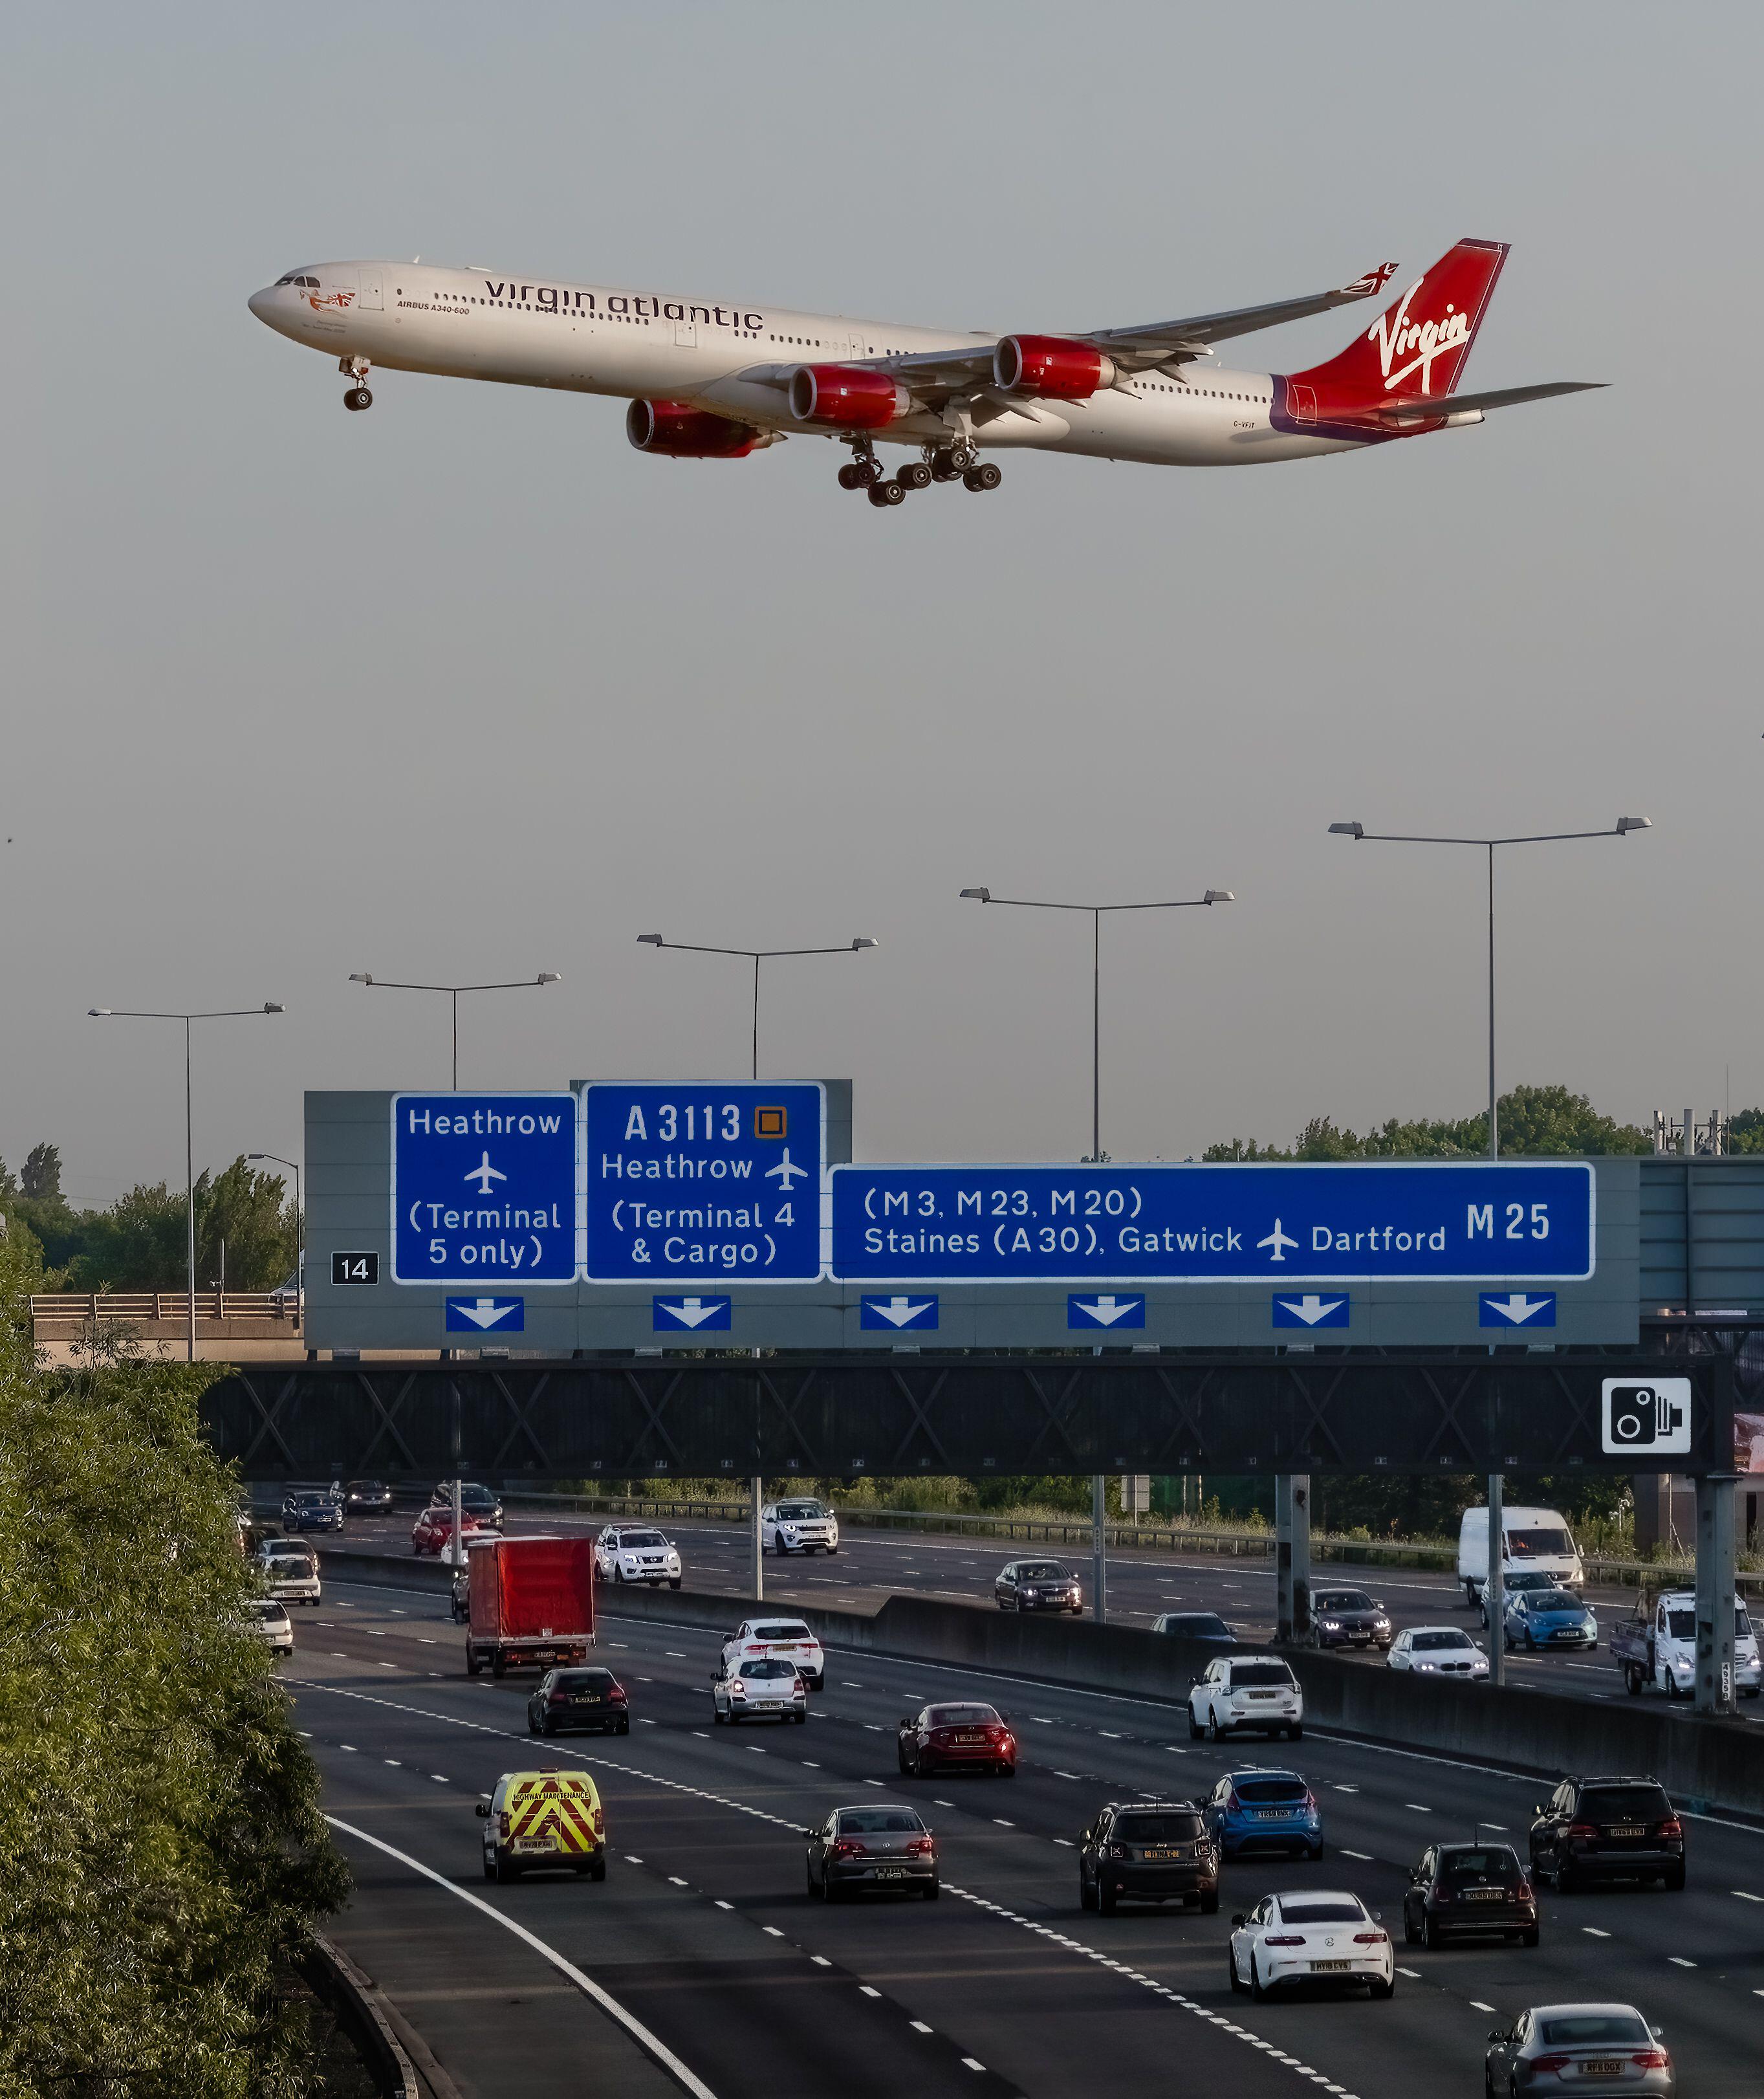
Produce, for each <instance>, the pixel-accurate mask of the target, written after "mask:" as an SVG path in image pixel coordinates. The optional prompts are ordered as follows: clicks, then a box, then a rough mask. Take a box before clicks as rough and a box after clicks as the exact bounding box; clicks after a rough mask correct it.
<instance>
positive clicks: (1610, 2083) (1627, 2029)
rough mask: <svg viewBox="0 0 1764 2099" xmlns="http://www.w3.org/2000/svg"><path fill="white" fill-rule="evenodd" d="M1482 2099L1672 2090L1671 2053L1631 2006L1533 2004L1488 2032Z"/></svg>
mask: <svg viewBox="0 0 1764 2099" xmlns="http://www.w3.org/2000/svg"><path fill="white" fill-rule="evenodd" d="M1482 2079H1483V2089H1484V2091H1485V2092H1487V2093H1488V2095H1489V2099H1517V2095H1518V2094H1519V2093H1520V2092H1525V2093H1531V2092H1588V2091H1593V2090H1597V2091H1600V2092H1623V2093H1624V2094H1625V2099H1628V2095H1630V2094H1635V2095H1637V2099H1640V2095H1643V2094H1646V2095H1647V2099H1653V2095H1655V2094H1656V2093H1657V2094H1661V2095H1670V2094H1671V2093H1673V2092H1676V2091H1677V2090H1678V2085H1677V2084H1676V2082H1675V2081H1674V2074H1673V2068H1672V2057H1671V2055H1670V2054H1669V2053H1668V2051H1667V2049H1666V2047H1665V2044H1664V2042H1662V2040H1661V2038H1660V2035H1659V2034H1658V2032H1657V2031H1656V2030H1655V2028H1653V2027H1652V2026H1649V2024H1648V2023H1647V2020H1646V2019H1644V2018H1643V2017H1642V2015H1641V2013H1639V2011H1637V2010H1636V2009H1635V2007H1634V2005H1633V2004H1536V2005H1533V2008H1532V2009H1531V2010H1529V2012H1521V2013H1520V2015H1519V2017H1518V2018H1517V2019H1516V2020H1515V2022H1514V2023H1513V2025H1512V2026H1498V2027H1496V2029H1495V2030H1494V2031H1493V2033H1491V2034H1490V2035H1489V2052H1488V2054H1487V2055H1486V2056H1485V2057H1484V2059H1483V2071H1482Z"/></svg>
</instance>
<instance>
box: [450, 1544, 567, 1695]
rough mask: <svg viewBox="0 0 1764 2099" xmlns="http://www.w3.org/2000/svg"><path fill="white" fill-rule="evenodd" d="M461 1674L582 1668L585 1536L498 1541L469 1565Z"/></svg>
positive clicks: (480, 1549) (480, 1548) (485, 1547)
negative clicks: (527, 1667) (468, 1618)
mask: <svg viewBox="0 0 1764 2099" xmlns="http://www.w3.org/2000/svg"><path fill="white" fill-rule="evenodd" d="M470 1582H471V1596H470V1599H469V1601H470V1607H471V1622H470V1624H469V1626H468V1627H467V1630H466V1635H465V1672H466V1674H467V1675H468V1676H476V1675H477V1673H478V1672H479V1670H482V1668H484V1666H486V1663H487V1664H488V1666H489V1668H490V1674H491V1675H492V1676H501V1675H504V1674H506V1672H507V1671H508V1670H509V1669H511V1668H513V1667H517V1666H524V1665H526V1664H528V1663H530V1664H531V1665H532V1666H534V1668H535V1669H555V1668H557V1667H559V1666H568V1665H570V1664H573V1663H578V1662H583V1661H587V1658H588V1649H589V1648H591V1647H592V1646H593V1644H594V1546H593V1542H592V1539H589V1538H498V1539H497V1540H496V1541H495V1543H494V1544H488V1545H480V1546H478V1547H477V1548H476V1550H475V1551H473V1554H472V1558H471V1565H470Z"/></svg>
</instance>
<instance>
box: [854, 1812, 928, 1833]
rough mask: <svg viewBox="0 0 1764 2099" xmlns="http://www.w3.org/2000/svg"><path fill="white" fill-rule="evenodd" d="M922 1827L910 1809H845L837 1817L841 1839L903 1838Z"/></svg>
mask: <svg viewBox="0 0 1764 2099" xmlns="http://www.w3.org/2000/svg"><path fill="white" fill-rule="evenodd" d="M924 1827H925V1824H923V1823H922V1822H921V1821H920V1820H919V1818H918V1817H917V1815H915V1814H914V1813H913V1811H912V1809H911V1808H910V1807H847V1808H844V1809H842V1811H840V1815H839V1833H840V1835H841V1836H842V1837H904V1836H906V1835H908V1834H909V1833H911V1832H913V1831H914V1830H917V1829H922V1828H924Z"/></svg>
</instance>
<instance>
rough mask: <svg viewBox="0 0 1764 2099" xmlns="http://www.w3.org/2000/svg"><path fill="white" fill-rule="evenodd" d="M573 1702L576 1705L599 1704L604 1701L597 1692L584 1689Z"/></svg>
mask: <svg viewBox="0 0 1764 2099" xmlns="http://www.w3.org/2000/svg"><path fill="white" fill-rule="evenodd" d="M575 1703H576V1704H577V1705H600V1704H602V1703H604V1701H603V1700H602V1699H601V1696H600V1692H597V1691H584V1692H581V1693H580V1694H579V1696H578V1697H577V1699H576V1701H575Z"/></svg>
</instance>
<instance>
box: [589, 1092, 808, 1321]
mask: <svg viewBox="0 0 1764 2099" xmlns="http://www.w3.org/2000/svg"><path fill="white" fill-rule="evenodd" d="M584 1094H585V1100H584V1113H585V1120H586V1129H587V1141H586V1154H587V1232H586V1248H587V1252H586V1258H585V1262H584V1274H585V1275H586V1277H587V1280H588V1281H589V1282H590V1283H706V1282H711V1283H719V1282H724V1281H727V1280H728V1279H729V1278H732V1277H736V1276H739V1277H740V1278H741V1280H742V1281H743V1282H744V1283H812V1282H814V1281H815V1280H816V1278H818V1277H819V1276H820V1272H821V1258H820V1195H821V1178H822V1165H823V1161H824V1159H825V1151H826V1144H825V1113H826V1102H825V1094H824V1092H823V1089H821V1088H820V1086H816V1085H787V1086H769V1085H718V1086H686V1085H614V1084H605V1085H602V1084H600V1083H599V1082H596V1084H594V1085H590V1086H588V1087H587V1088H586V1089H584ZM726 1323H727V1322H725V1324H726Z"/></svg>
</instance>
